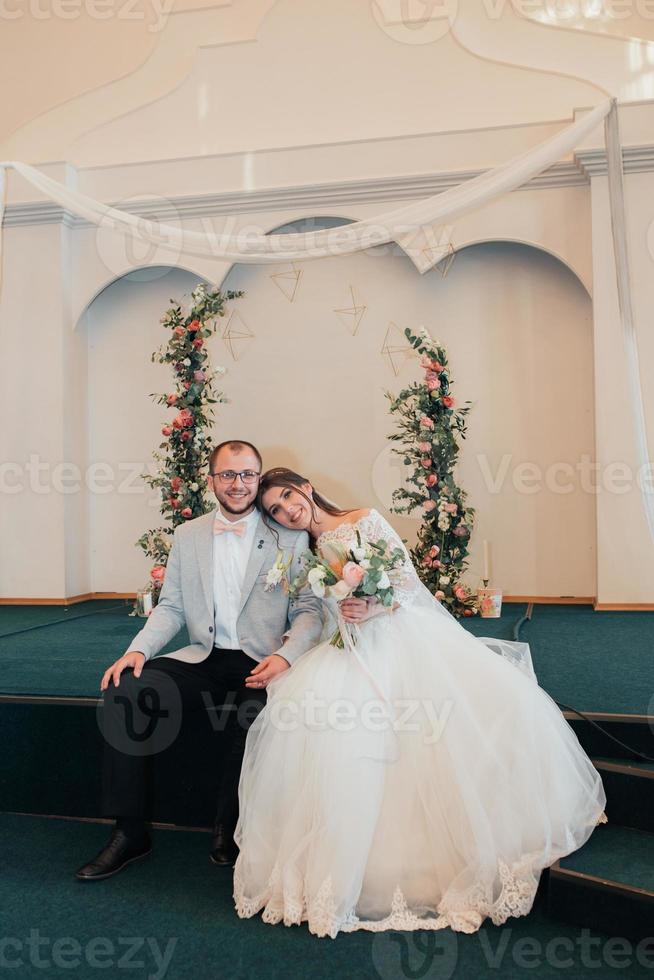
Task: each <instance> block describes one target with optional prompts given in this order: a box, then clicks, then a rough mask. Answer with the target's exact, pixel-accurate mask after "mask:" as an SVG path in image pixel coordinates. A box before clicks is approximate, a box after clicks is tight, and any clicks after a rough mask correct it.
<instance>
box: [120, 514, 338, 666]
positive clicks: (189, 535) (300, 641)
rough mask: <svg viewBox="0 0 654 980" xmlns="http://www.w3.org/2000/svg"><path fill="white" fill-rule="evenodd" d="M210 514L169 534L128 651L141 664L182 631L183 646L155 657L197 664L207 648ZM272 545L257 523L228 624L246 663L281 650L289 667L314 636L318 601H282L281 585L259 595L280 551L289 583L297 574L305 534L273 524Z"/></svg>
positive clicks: (309, 597) (308, 596)
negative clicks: (154, 592) (149, 604)
mask: <svg viewBox="0 0 654 980" xmlns="http://www.w3.org/2000/svg"><path fill="white" fill-rule="evenodd" d="M214 516H215V510H213V511H211V513H209V514H204V516H202V517H197V518H195V520H193V521H189V522H188V523H187V524H181V525H180V526H179V527H178V528H176V530H175V534H174V536H173V544H172V548H171V550H170V555H169V556H168V565H167V569H166V577H165V579H164V584H163V588H162V590H161V596H160V597H159V602H158V603H157V605H156V606H155V608H154V609H153V611H152V613H151V614H150V617H149V619H148V621H147V623H146V624H145V626H144V627H143V629H142V630H141V631H140V633H138V634H137V635H136V636H135V637H134V639H133V641H132V642H131V644H130V646H129V650H139V651H140V652H141V653H143V654H144V656H145V658H146V660H149V659H150V658H151V657H154V656H155V655H156V654H157V653H159V651H160V650H161V648H162V647H164V646H165V645H166V643H168V642H169V641H170V640H171V639H172V638H173V637H174V636H175V635H176V634H177V633H178V631H179V630H180V629H181V628H182V626H184V625H186V627H187V629H188V632H189V639H190V641H191V643H190V646H186V647H182V648H181V649H180V650H176V651H175V652H174V653H167V654H163V656H166V657H171V658H172V659H174V660H183V661H186V662H187V663H200V661H202V660H205V659H206V657H208V656H209V654H210V653H211V650H212V649H213V646H214V595H213V522H214ZM274 526H275V530H276V531H277V534H278V536H279V544H278V543H277V540H276V538H275V535H274V534H273V533H272V531H271V530H270V528H268V527H267V526H266V524H264V522H263V520H262V519H261V518H259V523H258V525H257V528H256V531H255V536H254V542H253V545H252V551H251V553H250V559H249V562H248V566H247V569H246V572H245V579H244V581H243V590H242V593H241V604H240V612H239V616H238V620H237V624H236V628H237V633H238V638H239V643H240V647H241V649H242V650H243V651H244V652H245V653H247V654H248V655H249V656H250V657H252V658H253V659H254V660H263V658H264V657H267V656H269V655H270V654H271V653H276V652H277V651H278V650H280V649H281V647H282V641H283V637H284V634H285V633H286V632H287V630H288V627H289V624H290V633H289V635H288V636H287V638H286V640H285V641H284V643H283V650H282V651H281V652H282V655H283V656H284V658H285V659H286V660H288V662H289V663H291V664H292V663H293V661H294V660H296V659H297V658H298V657H299V656H300V655H301V654H303V653H305V652H306V651H307V650H309V649H310V648H311V647H312V646H314V645H315V644H316V643H317V642H318V641H319V639H320V634H321V630H322V623H323V620H322V603H321V601H320V599H317V598H316V597H315V596H314V595H313V593H312V592H311V591H310V590H307V589H305V590H303V591H302V592H300V594H299V595H298V596H297V597H296V598H294V599H290V600H289V597H288V595H287V594H286V592H285V591H284V589H283V587H282V585H281V584H280V585H278V586H277V587H276V588H274V589H273V590H272V591H270V592H265V591H264V587H265V584H266V575H267V573H268V571H269V569H270V568H271V567H272V565H273V564H274V563H275V559H276V558H277V552H278V551H283V553H284V558H285V561H288V559H289V558H291V556H292V564H291V567H290V569H289V571H288V572H287V577H288V578H289V581H293V579H294V578H295V577H296V575H297V574H298V572H299V570H300V565H299V560H300V557H301V555H302V553H303V552H304V551H306V550H307V548H308V547H309V537H308V535H307V533H306V531H291V530H289V529H288V528H284V527H281V526H280V525H274Z"/></svg>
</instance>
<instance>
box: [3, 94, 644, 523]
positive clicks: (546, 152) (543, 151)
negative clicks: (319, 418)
mask: <svg viewBox="0 0 654 980" xmlns="http://www.w3.org/2000/svg"><path fill="white" fill-rule="evenodd" d="M602 120H604V121H605V138H606V144H607V158H608V171H609V192H610V205H611V223H612V232H613V247H614V255H615V266H616V280H617V291H618V298H619V311H620V319H621V324H622V335H623V340H624V346H625V356H626V360H627V371H628V378H629V386H630V401H631V406H632V415H633V421H634V429H635V441H636V446H637V453H638V462H639V469H640V474H641V479H640V481H639V484H640V489H641V493H642V498H643V505H644V509H645V514H646V518H647V523H648V527H649V531H650V535H651V537H652V540H654V490H653V489H652V488H651V487H650V484H651V476H652V472H651V466H650V463H649V453H648V446H647V430H646V423H645V412H644V409H643V398H642V391H641V384H640V375H639V367H638V347H637V339H636V330H635V324H634V317H633V309H632V302H631V290H630V283H629V265H628V256H627V236H626V229H625V210H624V192H623V182H622V153H621V147H620V137H619V131H618V119H617V103H616V100H615V99H609V100H607V101H606V102H603V103H602V104H600V105H599V106H597V107H596V108H595V109H593V110H592V111H591V112H588V113H587V114H586V115H585V116H582V117H581V118H580V119H578V120H577V121H576V122H574V123H573V124H572V125H570V126H568V127H566V128H565V129H563V130H562V131H561V132H559V133H557V134H556V135H554V136H552V137H550V139H548V140H545V141H544V142H543V143H540V144H539V145H538V146H535V147H534V148H533V149H531V150H528V151H526V152H525V153H522V154H520V155H519V156H517V157H515V158H514V159H512V160H509V161H508V162H506V163H504V164H501V165H500V166H498V167H494V168H492V169H491V170H487V171H485V172H484V173H482V174H480V175H479V176H477V177H474V178H473V179H472V180H468V181H466V182H464V183H462V184H459V185H458V186H456V187H452V188H450V189H449V190H447V191H443V192H442V193H440V194H435V195H433V196H432V197H429V198H427V199H425V200H422V201H417V202H414V203H412V204H409V205H406V206H404V207H401V208H396V209H394V210H392V211H389V212H386V213H385V214H381V215H377V216H376V217H374V218H366V219H364V220H362V221H355V222H352V223H351V224H347V225H342V226H338V227H335V228H325V229H321V230H319V231H310V232H306V233H292V234H281V235H266V234H260V235H259V234H252V233H251V230H248V231H247V232H244V233H242V234H239V232H236V233H235V234H226V233H221V232H211V231H205V232H200V231H192V230H190V229H186V228H177V227H175V226H173V225H169V224H161V223H154V222H152V221H149V220H148V219H145V218H142V217H139V216H138V215H134V214H130V213H128V212H126V211H120V210H119V209H117V208H113V207H111V206H109V205H107V204H103V203H102V202H101V201H96V200H94V199H93V198H91V197H89V196H88V195H86V194H81V193H80V192H79V191H76V190H73V189H71V188H69V187H66V186H65V185H63V184H61V183H59V182H58V181H56V180H53V179H52V178H51V177H48V176H46V175H45V174H43V173H41V172H40V171H39V170H37V169H36V168H35V167H32V166H30V165H29V164H25V163H20V162H19V161H15V160H9V161H4V162H0V224H1V222H2V218H3V216H4V210H5V200H6V184H7V180H6V173H7V171H8V170H10V169H11V170H14V171H15V172H16V173H18V174H20V175H21V176H22V177H24V178H25V180H27V181H29V183H30V184H32V185H33V186H34V187H35V188H37V190H39V191H40V192H41V193H42V194H43V195H44V196H45V197H47V198H49V199H50V200H52V201H55V202H56V203H57V204H59V205H60V206H61V207H62V208H63V209H64V210H65V211H66V212H69V213H71V214H74V215H77V216H78V217H80V218H83V219H84V220H86V221H88V222H90V223H91V224H94V225H101V226H102V227H103V228H108V229H110V230H112V231H116V232H119V233H121V234H123V235H130V236H132V237H134V238H136V239H138V240H139V241H141V242H147V243H151V244H154V245H156V246H158V247H160V248H166V247H168V248H171V249H175V250H176V251H177V253H178V254H179V253H180V252H182V253H186V254H189V255H200V256H209V257H213V258H215V259H222V260H227V261H230V262H249V263H255V264H256V263H276V262H280V261H286V262H293V261H305V260H307V259H316V258H324V257H326V256H331V255H347V254H351V253H353V252H358V251H362V250H365V249H368V248H371V247H373V246H375V245H385V244H387V243H388V242H392V241H395V242H397V243H398V244H399V245H400V246H401V247H402V248H403V249H404V251H405V252H406V253H407V255H408V256H409V257H410V258H411V260H412V261H413V263H414V265H415V266H416V268H417V269H418V270H419V272H421V273H423V272H426V271H427V270H428V269H430V268H432V267H433V266H434V265H435V264H436V263H437V262H439V261H440V259H441V258H442V257H443V255H444V254H445V251H446V249H444V248H443V246H442V244H439V243H438V242H439V236H438V226H439V225H442V224H443V223H444V222H446V221H448V222H452V221H455V220H456V219H457V218H459V217H461V216H462V215H464V214H466V213H468V212H469V211H472V210H474V209H475V208H479V207H481V206H483V205H484V204H487V203H488V202H489V201H492V200H493V199H494V198H497V197H499V196H500V195H502V194H506V193H507V192H509V191H512V190H515V189H516V188H518V187H520V186H522V185H523V184H524V183H526V182H527V181H528V180H530V179H531V178H532V177H536V176H537V175H538V174H540V173H542V172H543V171H544V170H546V169H547V168H548V167H549V166H551V165H552V164H554V163H556V162H557V161H558V160H560V159H561V157H563V156H565V155H566V154H568V153H570V152H571V151H572V150H573V149H574V147H575V146H577V145H578V144H579V143H580V142H582V141H583V139H584V138H585V137H586V136H588V135H589V134H590V133H591V132H592V131H593V129H595V127H596V126H597V125H598V124H599V123H600V122H602ZM435 242H436V244H434V243H435ZM1 259H2V238H1V229H0V263H1Z"/></svg>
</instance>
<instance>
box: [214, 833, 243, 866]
mask: <svg viewBox="0 0 654 980" xmlns="http://www.w3.org/2000/svg"><path fill="white" fill-rule="evenodd" d="M209 857H210V859H211V861H212V862H213V863H214V864H217V865H219V866H220V867H224V866H225V865H233V864H234V862H235V861H236V858H237V857H238V847H237V846H236V844H235V843H234V836H233V834H230V833H228V831H227V830H226V829H225V827H223V825H222V824H217V825H216V826H215V827H214V828H213V838H212V840H211V853H210V854H209Z"/></svg>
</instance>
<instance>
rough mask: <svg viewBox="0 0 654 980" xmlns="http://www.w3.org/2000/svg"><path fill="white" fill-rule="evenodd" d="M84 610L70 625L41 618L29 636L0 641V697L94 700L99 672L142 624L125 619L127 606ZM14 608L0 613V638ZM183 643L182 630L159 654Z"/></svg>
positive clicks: (5, 637)
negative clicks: (5, 695)
mask: <svg viewBox="0 0 654 980" xmlns="http://www.w3.org/2000/svg"><path fill="white" fill-rule="evenodd" d="M89 605H90V606H91V608H89V609H88V610H87V611H86V613H85V614H81V615H80V617H79V618H77V619H75V620H66V619H61V620H53V621H52V622H50V621H49V620H47V618H44V619H43V621H42V622H38V623H34V625H35V626H37V627H38V628H36V629H30V630H29V632H21V633H17V634H15V635H0V665H1V667H2V670H1V673H0V694H13V695H15V694H23V695H30V694H31V695H41V696H43V695H45V696H47V695H50V696H57V695H59V696H76V697H100V679H101V677H102V675H103V673H104V671H105V670H106V668H107V667H108V666H109V665H110V664H111V663H113V662H114V660H116V659H117V658H118V657H120V656H121V655H122V654H123V653H124V652H125V650H126V649H127V647H128V646H129V644H130V642H131V640H132V639H133V637H134V636H135V635H136V633H137V632H138V631H139V630H140V629H141V628H142V627H143V623H144V620H143V619H139V618H137V617H134V616H130V615H129V613H130V612H131V610H132V603H129V604H127V603H122V604H121V603H119V604H118V605H116V603H113V605H112V604H111V603H109V608H107V606H106V605H105V603H104V602H99V603H98V602H94V603H92V604H89ZM96 607H97V608H96ZM14 608H17V607H11V606H8V607H0V633H3V632H5V634H6V630H5V626H4V617H5V616H6V615H9V616H11V612H12V610H13V609H14ZM20 608H21V609H24V608H25V607H20ZM72 608H74V607H71V609H72ZM187 643H188V633H187V631H186V630H185V629H184V630H181V631H180V633H179V634H178V635H177V636H176V637H175V638H174V639H173V640H172V641H171V642H170V643H169V644H167V646H166V647H164V649H163V651H162V652H163V653H168V652H170V651H171V650H175V649H177V648H178V647H180V646H184V645H186V644H187Z"/></svg>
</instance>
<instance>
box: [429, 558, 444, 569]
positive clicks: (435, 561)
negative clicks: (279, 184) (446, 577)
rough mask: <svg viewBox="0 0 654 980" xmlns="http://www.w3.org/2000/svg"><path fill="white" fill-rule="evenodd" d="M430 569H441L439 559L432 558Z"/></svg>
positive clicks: (441, 565)
mask: <svg viewBox="0 0 654 980" xmlns="http://www.w3.org/2000/svg"><path fill="white" fill-rule="evenodd" d="M431 567H432V568H442V567H443V562H442V561H441V560H440V558H434V559H433V560H432V563H431Z"/></svg>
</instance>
